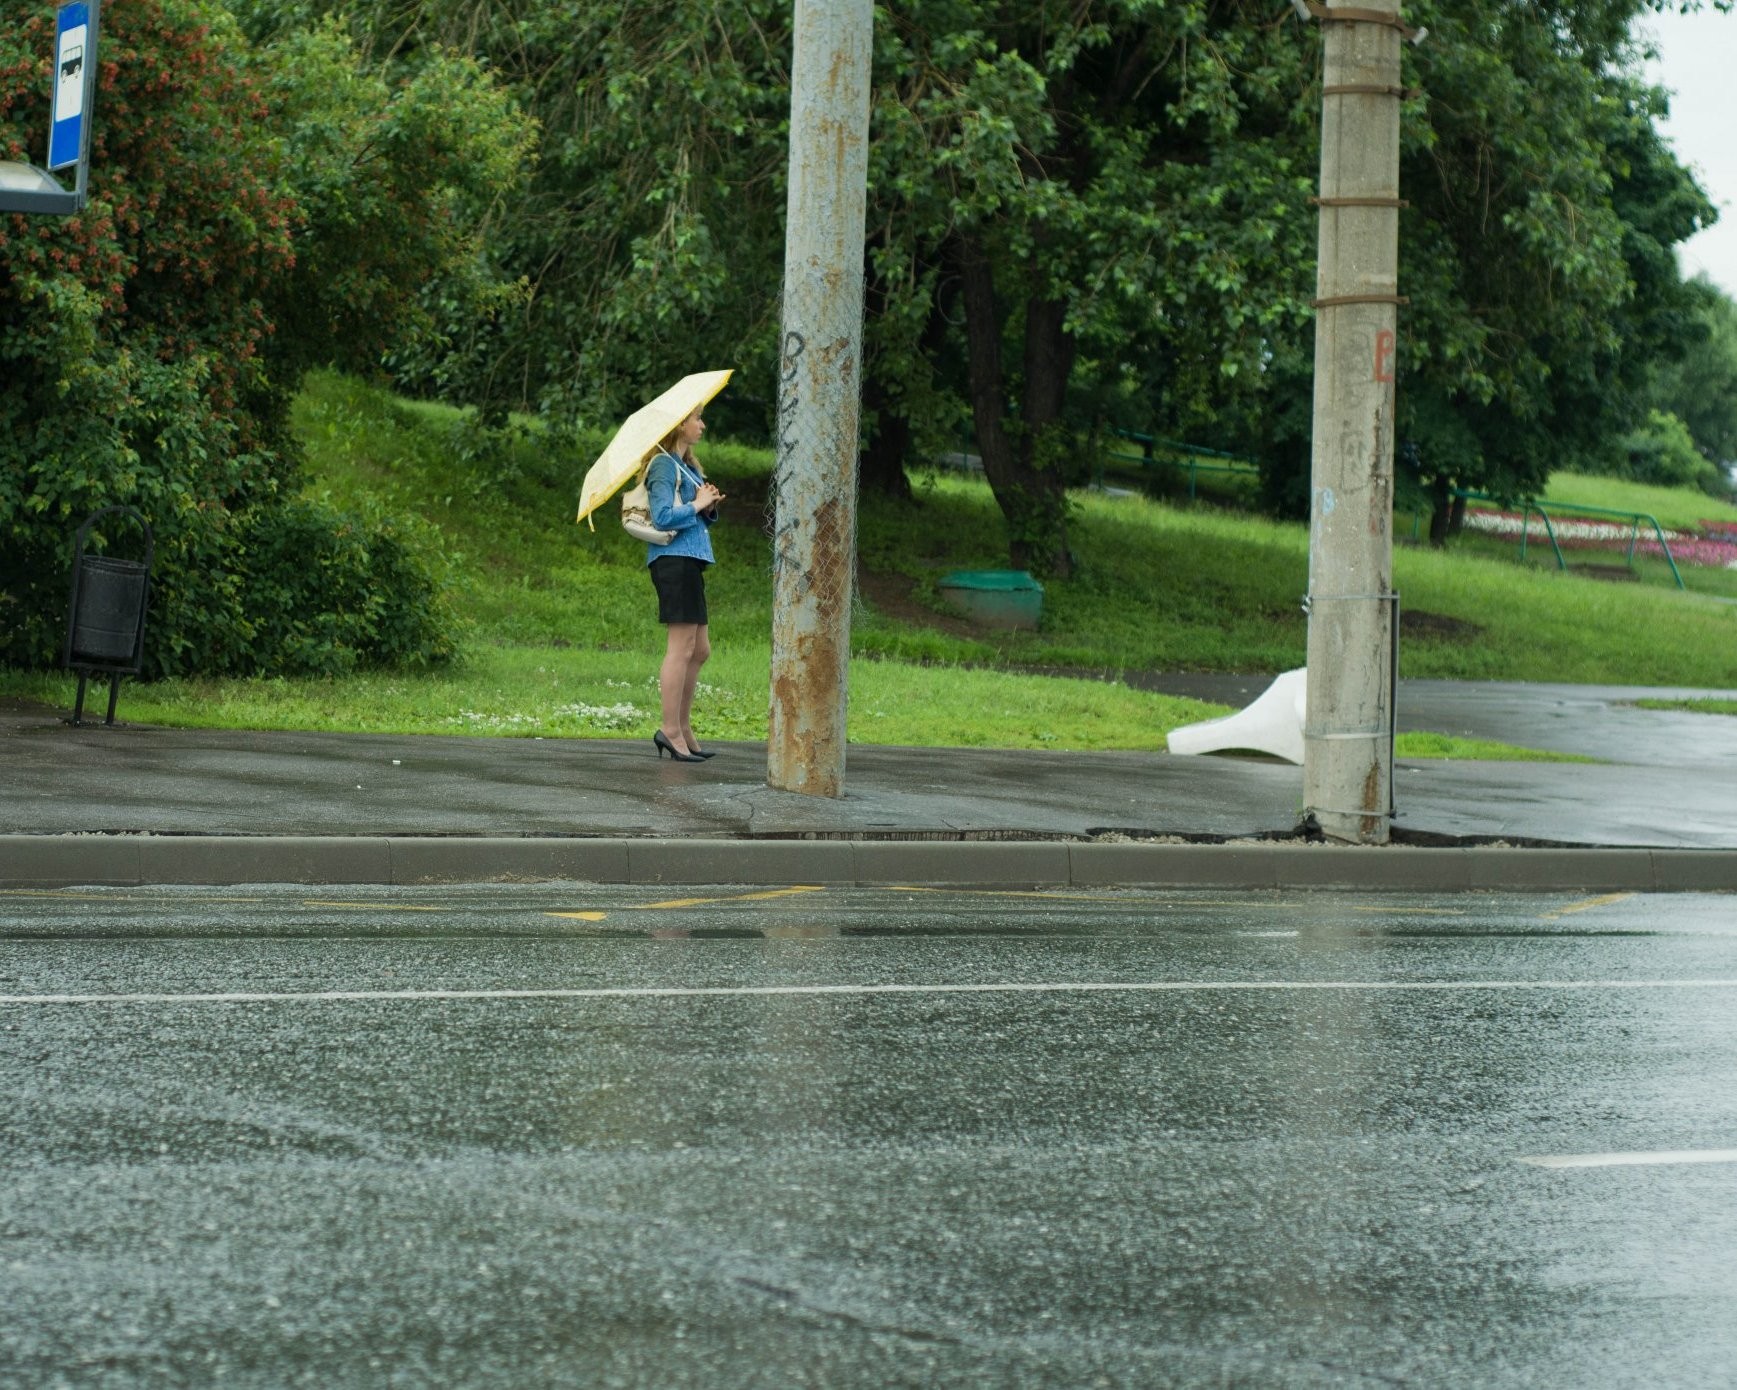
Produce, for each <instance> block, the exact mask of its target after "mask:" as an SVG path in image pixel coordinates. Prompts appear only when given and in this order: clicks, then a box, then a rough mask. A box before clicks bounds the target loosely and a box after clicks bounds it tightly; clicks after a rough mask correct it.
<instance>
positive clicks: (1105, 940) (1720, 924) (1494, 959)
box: [0, 885, 1737, 1388]
mask: <svg viewBox="0 0 1737 1390" xmlns="http://www.w3.org/2000/svg"><path fill="white" fill-rule="evenodd" d="M341 892H342V900H341V901H338V900H335V899H336V898H337V897H338V895H336V894H317V893H315V892H310V890H308V889H306V888H282V889H266V890H247V891H245V892H235V891H233V890H186V889H175V890H171V889H163V890H127V891H118V890H117V891H94V892H84V893H55V894H48V893H45V894H24V893H7V894H0V923H4V928H3V929H0V1087H3V1091H0V1384H3V1385H5V1386H9V1387H10V1386H27V1387H33V1388H34V1387H54V1386H81V1387H82V1386H126V1387H133V1386H207V1385H209V1386H224V1387H229V1386H301V1385H308V1386H321V1387H338V1386H345V1387H347V1386H443V1387H444V1386H453V1387H458V1386H464V1387H469V1386H489V1387H494V1386H500V1387H515V1388H517V1387H532V1386H607V1385H623V1386H635V1387H638V1386H645V1387H663V1386H690V1385H691V1386H700V1385H704V1386H768V1387H771V1386H890V1385H910V1386H936V1385H974V1386H975V1385H1006V1386H1027V1385H1029V1386H1068V1387H1072V1386H1090V1385H1112V1386H1167V1385H1178V1386H1273V1385H1280V1386H1309V1387H1312V1386H1364V1385H1371V1386H1375V1385H1381V1386H1386V1385H1415V1386H1455V1387H1459V1386H1480V1387H1481V1386H1546V1387H1548V1386H1575V1387H1595V1386H1660V1385H1668V1386H1728V1385H1731V1384H1732V1383H1733V1375H1734V1373H1733V1372H1732V1371H1731V1369H1730V1368H1731V1366H1732V1365H1733V1364H1737V1162H1731V1161H1697V1162H1687V1161H1682V1160H1683V1159H1684V1158H1685V1157H1692V1158H1696V1159H1701V1160H1708V1159H1713V1158H1717V1157H1719V1156H1720V1153H1719V1151H1726V1152H1725V1153H1724V1155H1723V1156H1724V1157H1725V1158H1726V1159H1729V1158H1731V1157H1734V1156H1737V1155H1733V1154H1731V1153H1730V1152H1729V1151H1733V1150H1737V897H1731V896H1704V897H1694V896H1686V895H1673V896H1670V897H1665V898H1647V897H1637V896H1621V895H1613V896H1612V897H1609V898H1575V897H1573V896H1551V897H1474V896H1467V895H1456V896H1453V897H1450V898H1443V899H1436V900H1428V899H1422V898H1397V897H1396V898H1377V897H1374V896H1372V895H1367V894H1364V895H1354V894H1306V895H1284V894H1265V895H1262V894H1244V895H1235V896H1230V895H1223V894H1165V895H1158V894H1153V893H1102V894H1074V895H1063V894H1042V895H1040V894H1010V893H983V894H968V893H918V892H911V891H902V890H888V891H880V892H875V891H868V890H853V891H826V892H789V893H786V894H784V895H782V896H765V895H743V894H730V893H728V892H727V891H725V892H720V891H718V890H709V891H705V890H702V891H698V892H696V893H694V894H692V895H689V897H690V898H691V899H697V900H684V898H682V897H681V896H678V895H673V894H669V893H667V892H665V893H664V894H663V895H662V896H658V895H657V894H656V893H655V892H652V891H648V890H635V891H628V890H598V889H595V888H584V887H573V886H568V887H563V886H559V885H555V886H550V885H539V886H537V887H535V888H521V889H511V888H499V887H492V888H472V889H452V890H442V891H434V892H416V893H410V892H405V891H401V890H354V889H349V890H341ZM659 904H663V905H659ZM1063 986H1066V987H1065V988H1064V987H1063ZM1082 986H1092V987H1091V988H1083V987H1082ZM1611 1155H1629V1156H1631V1161H1627V1162H1621V1163H1617V1162H1612V1161H1610V1156H1611ZM1601 1156H1602V1157H1601ZM1563 1157H1570V1158H1575V1159H1577V1160H1579V1161H1580V1162H1581V1163H1582V1164H1583V1165H1584V1166H1539V1165H1538V1164H1536V1163H1530V1162H1527V1161H1525V1160H1527V1159H1538V1158H1563ZM1673 1159H1674V1161H1673Z"/></svg>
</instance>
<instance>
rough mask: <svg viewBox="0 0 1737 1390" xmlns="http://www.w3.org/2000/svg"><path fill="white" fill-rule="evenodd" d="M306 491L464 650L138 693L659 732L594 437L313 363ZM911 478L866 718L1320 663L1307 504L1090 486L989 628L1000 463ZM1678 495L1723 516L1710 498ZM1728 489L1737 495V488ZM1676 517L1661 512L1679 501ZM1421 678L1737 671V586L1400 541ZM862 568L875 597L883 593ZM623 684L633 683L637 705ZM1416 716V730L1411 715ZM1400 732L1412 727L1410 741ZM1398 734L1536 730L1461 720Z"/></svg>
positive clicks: (343, 715) (756, 569) (973, 713)
mask: <svg viewBox="0 0 1737 1390" xmlns="http://www.w3.org/2000/svg"><path fill="white" fill-rule="evenodd" d="M294 418H295V427H296V430H297V432H298V434H299V435H300V437H301V438H302V439H303V441H304V444H305V448H306V450H307V455H308V465H309V466H308V478H309V482H308V490H309V491H310V492H312V493H315V494H318V495H324V496H326V497H328V498H329V499H330V500H332V501H334V502H336V503H338V504H340V505H345V506H349V507H352V508H355V509H357V510H360V511H362V512H364V513H366V514H370V515H383V514H385V515H391V516H393V517H394V518H396V519H398V520H399V521H400V522H401V523H402V524H404V525H406V526H407V527H408V529H409V530H410V531H411V532H412V533H413V535H414V536H415V538H416V539H417V542H418V543H419V545H420V547H421V549H422V550H423V552H424V553H425V554H427V555H428V556H429V557H430V558H431V559H432V561H433V562H434V564H435V566H436V568H437V570H438V572H439V574H440V576H441V578H442V580H443V582H444V583H445V584H446V585H447V586H448V588H449V590H450V591H451V593H452V595H453V598H454V602H455V605H456V606H457V608H458V609H459V610H460V611H461V612H462V613H463V614H464V615H465V619H466V630H465V632H464V633H463V634H462V642H463V648H464V653H465V655H464V657H463V659H462V660H461V661H460V662H459V663H457V664H456V665H455V666H453V667H452V668H450V669H447V670H444V671H440V672H437V673H433V674H428V675H414V676H412V675H403V674H385V673H376V674H371V675H361V676H357V677H354V678H352V679H346V680H342V681H336V682H331V681H316V680H271V681H165V682H159V683H156V684H154V685H149V686H147V685H142V684H138V683H129V684H128V685H127V686H126V688H125V690H124V692H123V697H122V710H123V715H124V717H126V718H128V719H133V720H138V721H142V722H157V723H164V724H181V725H219V726H224V725H227V726H237V727H252V728H288V729H368V730H381V731H385V730H393V731H410V732H450V733H482V734H519V735H532V736H547V737H573V736H580V737H584V736H594V737H595V736H619V737H627V736H635V737H637V736H642V735H643V736H649V734H650V732H651V730H652V729H653V728H654V727H655V725H656V719H657V715H656V691H655V688H654V687H653V686H652V685H651V684H650V683H649V682H650V681H651V680H652V678H653V676H654V674H655V671H656V667H657V662H658V657H659V655H660V654H661V651H662V629H661V628H659V627H658V626H657V624H656V623H655V622H654V621H653V616H654V613H653V602H652V595H651V589H650V585H649V583H648V582H647V580H646V578H645V574H644V551H643V548H642V547H641V546H640V545H639V544H638V543H636V542H634V541H632V540H630V539H629V538H628V537H627V536H626V535H625V533H623V532H622V531H621V529H620V527H619V526H618V525H617V524H616V521H615V512H614V509H613V508H612V507H606V508H605V509H603V511H602V512H601V513H600V514H599V518H598V522H597V528H596V530H595V531H592V530H589V529H587V528H585V527H582V526H575V525H574V524H573V510H574V506H575V502H576V499H577V495H578V488H579V480H580V478H581V477H582V475H583V473H584V471H585V468H586V467H587V466H588V464H589V463H590V461H591V459H592V458H593V457H595V456H596V454H597V452H598V451H599V450H600V449H601V447H602V444H603V439H602V438H601V437H589V438H580V439H576V440H560V439H556V438H554V437H552V436H550V435H548V434H546V433H545V432H544V431H543V430H542V429H541V428H540V427H539V426H537V425H536V424H534V423H533V422H528V421H521V422H518V424H517V430H516V434H515V435H514V437H513V438H511V439H508V440H505V441H502V440H500V439H498V438H495V439H490V438H484V437H481V436H479V435H478V434H477V432H476V431H475V430H474V429H472V428H471V427H470V426H469V425H468V423H467V420H466V417H465V416H464V415H463V414H461V413H460V412H458V411H454V410H451V409H449V408H446V407H441V406H433V405H426V404H418V403H411V402H405V401H402V400H398V399H396V398H393V397H390V396H388V395H386V394H384V393H382V392H379V391H377V390H375V389H373V388H370V387H367V386H364V385H362V384H360V383H358V382H356V381H354V380H350V379H347V378H342V377H337V376H332V375H322V376H317V377H315V378H314V379H313V380H312V381H311V382H310V384H309V387H308V389H307V390H306V391H305V392H304V393H303V394H302V396H301V397H300V398H298V401H297V403H296V408H295V417H294ZM703 457H704V458H705V460H706V464H707V467H708V469H709V471H710V472H711V473H712V475H713V476H714V477H715V478H716V479H717V480H718V481H719V482H720V483H721V484H722V485H723V487H724V489H725V491H726V492H727V493H728V494H729V501H728V502H727V503H726V504H725V508H724V514H723V519H722V521H721V522H720V523H719V526H718V527H717V529H716V531H715V533H714V540H715V545H716V549H717V552H718V558H719V564H718V565H717V566H716V568H715V569H714V570H713V571H712V572H711V573H710V574H709V575H708V578H707V589H708V597H709V599H710V606H711V611H712V639H713V644H714V650H715V656H714V659H713V662H712V664H711V665H709V666H708V667H707V668H706V682H707V685H708V687H709V688H708V689H707V691H706V692H705V693H704V695H703V696H702V698H701V700H700V706H699V713H700V716H701V718H700V720H699V722H700V732H701V735H702V737H704V736H706V735H711V736H713V737H720V738H762V737H764V735H765V729H766V707H767V688H768V672H769V667H770V656H771V653H770V645H769V633H770V631H771V551H770V544H769V542H768V540H767V530H768V526H767V520H768V517H767V507H766V493H767V489H768V484H769V477H770V471H771V459H770V456H769V455H768V454H767V453H766V452H764V451H759V450H752V449H746V448H740V447H733V446H731V445H730V444H728V443H722V444H719V443H715V442H711V441H708V445H707V446H706V447H705V448H704V450H703ZM917 491H918V498H917V500H916V502H914V503H894V502H889V501H886V500H884V499H880V498H876V497H865V498H864V499H863V503H862V506H861V507H860V509H859V518H858V532H859V534H858V542H859V552H860V565H861V570H862V572H863V575H864V580H865V582H864V583H863V585H862V586H860V588H859V592H858V604H857V607H856V610H855V613H854V615H853V620H852V645H853V648H854V652H855V655H856V657H857V660H855V661H854V662H853V664H852V670H851V677H850V679H851V702H850V727H851V737H852V738H853V739H856V740H857V741H861V742H873V743H895V744H912V745H920V746H927V745H933V746H944V745H971V744H990V745H995V746H1002V747H1021V748H1023V747H1055V748H1131V749H1138V748H1160V747H1162V746H1163V741H1164V735H1165V734H1166V733H1167V732H1168V731H1169V729H1171V728H1173V727H1175V726H1176V725H1177V724H1181V723H1189V722H1193V721H1195V720H1199V719H1204V718H1209V717H1212V716H1213V715H1216V714H1221V713H1224V710H1223V709H1222V708H1220V707H1216V706H1209V705H1203V704H1200V703H1198V702H1194V701H1188V700H1177V699H1170V698H1167V697H1163V696H1158V695H1151V694H1147V693H1144V692H1139V691H1135V690H1132V689H1130V688H1129V687H1127V686H1125V685H1121V684H1119V683H1116V682H1114V681H1106V680H1101V679H1099V680H1080V679H1062V678H1059V677H1056V676H1037V675H1015V674H1011V673H1009V672H1007V671H1005V670H1001V671H997V670H983V669H980V668H982V667H986V666H987V667H1011V666H1020V667H1041V668H1044V669H1046V670H1063V671H1065V670H1069V669H1073V670H1079V671H1081V672H1091V673H1096V674H1098V675H1103V674H1105V673H1110V674H1113V673H1116V672H1119V671H1134V670H1167V671H1189V670H1192V671H1227V672H1256V673H1264V672H1277V671H1281V670H1285V669H1289V668H1291V667H1295V666H1301V665H1302V664H1303V662H1304V648H1305V644H1306V635H1307V626H1306V620H1305V618H1304V615H1303V613H1302V608H1301V599H1302V595H1303V591H1304V589H1305V588H1306V586H1307V566H1308V547H1307V535H1306V531H1305V528H1304V527H1302V526H1300V525H1292V524H1281V523H1277V522H1270V521H1266V520H1262V519H1259V518H1253V517H1250V516H1247V515H1244V514H1241V513H1237V512H1233V511H1228V510H1224V509H1222V508H1219V507H1216V506H1214V505H1212V504H1211V503H1208V502H1204V501H1203V502H1201V503H1197V504H1196V505H1194V506H1187V505H1176V504H1174V503H1171V502H1167V501H1162V500H1154V499H1152V498H1149V497H1144V496H1131V497H1122V498H1115V497H1110V496H1106V495H1105V494H1102V493H1093V492H1081V493H1080V494H1078V495H1077V499H1076V500H1077V505H1078V514H1077V516H1076V518H1075V521H1074V523H1073V527H1072V532H1071V535H1072V542H1073V547H1074V550H1075V553H1076V556H1077V561H1078V563H1077V571H1076V574H1075V575H1074V577H1072V578H1071V579H1067V580H1052V581H1049V582H1048V583H1047V584H1046V592H1045V604H1044V620H1043V625H1042V630H1041V631H1038V632H1034V633H997V632H991V631H981V630H972V629H969V628H967V627H965V626H964V625H963V624H961V623H960V622H958V621H957V619H956V618H953V617H951V616H949V615H948V614H947V612H946V610H945V607H944V605H943V604H942V602H941V600H940V596H939V591H938V580H939V579H940V577H941V576H942V575H944V574H946V573H947V572H948V571H950V570H954V569H982V568H1003V567H1005V564H1006V551H1005V544H1004V540H1003V536H1004V532H1003V528H1002V522H1001V517H1000V513H999V511H998V510H997V509H996V507H995V504H994V501H993V499H992V498H991V496H990V494H989V492H988V489H987V488H986V487H985V486H984V484H983V483H982V481H981V480H974V479H967V478H961V477H956V476H952V475H947V476H940V475H935V474H920V475H918V477H917ZM1685 497H1686V498H1687V501H1685V503H1684V505H1689V503H1692V504H1693V506H1694V507H1695V508H1703V507H1704V508H1705V510H1704V512H1702V514H1704V515H1707V516H1716V515H1720V513H1719V512H1718V510H1717V508H1716V505H1715V504H1712V503H1711V501H1710V499H1708V500H1707V501H1705V502H1701V501H1698V500H1695V499H1694V498H1693V497H1692V496H1691V495H1685ZM1732 510H1733V512H1734V514H1737V509H1732ZM1661 519H1662V518H1661ZM1395 578H1396V586H1397V587H1398V589H1399V590H1400V593H1401V595H1402V602H1403V606H1404V612H1405V615H1406V629H1405V634H1406V635H1405V636H1404V637H1403V639H1402V641H1401V651H1400V660H1401V672H1402V674H1403V675H1405V676H1408V677H1421V676H1433V677H1456V678H1462V679H1496V680H1522V681H1523V680H1535V681H1587V682H1620V683H1623V684H1645V685H1682V686H1700V687H1721V688H1722V687H1726V686H1730V685H1733V684H1737V605H1733V604H1728V603H1721V602H1719V601H1718V600H1717V599H1716V598H1714V597H1709V596H1705V595H1699V594H1687V595H1685V594H1681V593H1678V592H1676V591H1675V590H1674V589H1667V588H1665V587H1663V586H1662V585H1650V584H1628V585H1611V584H1604V583H1599V582H1596V581H1593V580H1590V579H1586V578H1583V577H1581V576H1578V575H1575V574H1573V573H1569V574H1558V573H1556V572H1554V571H1547V570H1541V569H1531V568H1526V567H1521V566H1517V565H1515V564H1514V563H1513V562H1512V559H1511V558H1509V557H1506V556H1502V555H1496V554H1480V553H1478V552H1477V551H1476V550H1474V549H1471V548H1468V547H1455V548H1450V549H1448V550H1446V551H1434V550H1431V549H1429V548H1427V547H1418V548H1411V547H1404V546H1402V547H1400V548H1399V549H1398V550H1396V553H1395ZM864 594H867V595H871V596H872V597H868V598H865V597H863V595H864ZM71 687H72V683H71V681H70V680H68V679H67V678H65V677H62V676H49V675H23V674H20V673H15V672H14V673H0V693H4V694H10V695H14V696H21V697H24V698H35V699H40V700H43V701H45V702H47V703H51V704H65V705H70V703H71V693H70V692H71ZM622 706H626V707H630V708H628V709H621V708H619V707H622ZM1408 737H1412V736H1408ZM1401 747H1402V751H1403V750H1405V749H1406V748H1407V744H1406V743H1405V741H1404V740H1402V743H1401ZM1434 747H1435V749H1436V751H1435V752H1425V751H1423V750H1422V746H1421V745H1418V746H1417V751H1407V752H1405V755H1406V756H1442V755H1450V754H1453V753H1455V752H1457V753H1458V754H1459V755H1462V756H1467V755H1469V756H1486V757H1488V756H1500V757H1505V758H1506V757H1514V756H1517V753H1516V750H1512V749H1504V748H1502V747H1500V746H1491V747H1490V748H1487V749H1485V750H1483V751H1481V752H1473V751H1471V750H1470V747H1469V745H1465V744H1463V743H1459V742H1453V743H1449V744H1445V745H1434Z"/></svg>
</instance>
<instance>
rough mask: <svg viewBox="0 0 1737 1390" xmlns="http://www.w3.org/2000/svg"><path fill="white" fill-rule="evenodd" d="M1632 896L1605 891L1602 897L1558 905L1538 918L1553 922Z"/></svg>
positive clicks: (1623, 900)
mask: <svg viewBox="0 0 1737 1390" xmlns="http://www.w3.org/2000/svg"><path fill="white" fill-rule="evenodd" d="M1633 896H1634V894H1633V893H1606V894H1605V895H1604V896H1603V897H1602V898H1588V899H1587V900H1586V901H1585V902H1579V903H1570V904H1569V905H1568V906H1567V907H1559V908H1557V909H1556V911H1554V912H1546V913H1544V914H1543V916H1542V917H1541V918H1540V919H1539V920H1540V921H1544V922H1554V921H1555V920H1556V919H1557V918H1558V917H1568V916H1571V915H1572V914H1574V913H1576V912H1590V911H1591V910H1592V909H1593V908H1595V907H1608V906H1609V905H1610V904H1611V903H1621V902H1627V901H1628V900H1629V899H1630V898H1632V897H1633Z"/></svg>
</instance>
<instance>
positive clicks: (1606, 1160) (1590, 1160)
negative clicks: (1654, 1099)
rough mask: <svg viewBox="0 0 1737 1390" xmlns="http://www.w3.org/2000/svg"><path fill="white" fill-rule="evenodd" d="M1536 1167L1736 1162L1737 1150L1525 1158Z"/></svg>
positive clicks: (1682, 1150) (1523, 1159) (1525, 1161)
mask: <svg viewBox="0 0 1737 1390" xmlns="http://www.w3.org/2000/svg"><path fill="white" fill-rule="evenodd" d="M1520 1162H1522V1163H1530V1164H1531V1165H1532V1166H1533V1167H1534V1168H1631V1167H1638V1166H1640V1165H1642V1164H1651V1163H1737V1149H1660V1150H1658V1151H1657V1152H1656V1153H1628V1154H1539V1155H1536V1156H1535V1157H1532V1158H1522V1159H1521V1160H1520Z"/></svg>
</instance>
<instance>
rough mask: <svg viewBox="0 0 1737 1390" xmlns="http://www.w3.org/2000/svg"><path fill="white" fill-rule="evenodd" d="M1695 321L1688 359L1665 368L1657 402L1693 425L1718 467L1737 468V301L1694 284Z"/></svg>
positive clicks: (1657, 382) (1698, 443)
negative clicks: (1730, 466) (1728, 465)
mask: <svg viewBox="0 0 1737 1390" xmlns="http://www.w3.org/2000/svg"><path fill="white" fill-rule="evenodd" d="M1688 288H1689V290H1690V292H1691V293H1692V294H1693V295H1694V296H1695V298H1696V313H1695V318H1696V322H1695V323H1694V324H1693V325H1692V326H1691V328H1690V330H1689V331H1688V332H1687V333H1686V334H1685V342H1684V344H1683V355H1682V357H1681V359H1680V360H1678V361H1675V362H1665V363H1663V364H1662V365H1661V367H1660V369H1659V371H1658V373H1657V375H1656V377H1655V379H1654V383H1653V390H1652V400H1653V402H1654V404H1655V405H1656V406H1657V407H1658V408H1659V409H1661V410H1665V411H1668V412H1670V413H1671V414H1672V415H1675V416H1676V417H1677V418H1678V419H1680V420H1681V421H1682V422H1683V423H1684V424H1685V425H1687V426H1688V429H1689V434H1690V435H1691V436H1692V437H1693V438H1694V441H1695V447H1696V448H1697V449H1699V450H1700V451H1701V453H1702V455H1703V456H1705V457H1706V458H1708V459H1711V460H1712V461H1713V462H1714V463H1715V464H1730V463H1737V302H1733V301H1732V299H1731V297H1730V296H1729V295H1727V294H1725V293H1724V292H1723V291H1721V290H1720V289H1719V288H1718V286H1716V285H1714V284H1713V283H1712V282H1711V281H1709V280H1706V279H1696V280H1692V281H1690V282H1689V286H1688Z"/></svg>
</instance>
